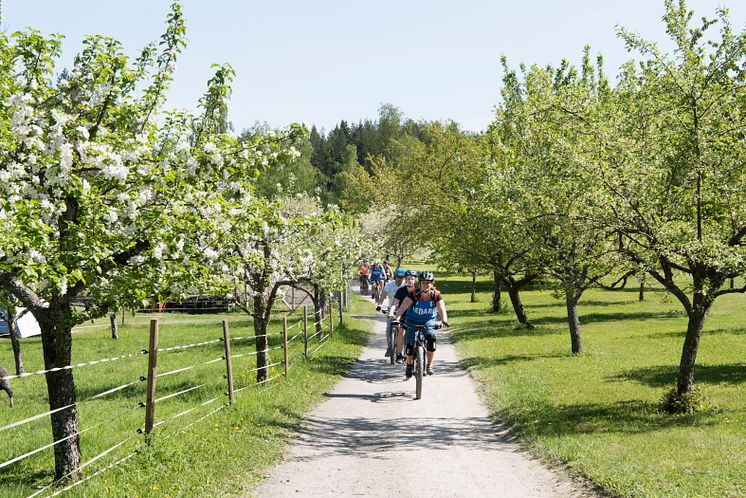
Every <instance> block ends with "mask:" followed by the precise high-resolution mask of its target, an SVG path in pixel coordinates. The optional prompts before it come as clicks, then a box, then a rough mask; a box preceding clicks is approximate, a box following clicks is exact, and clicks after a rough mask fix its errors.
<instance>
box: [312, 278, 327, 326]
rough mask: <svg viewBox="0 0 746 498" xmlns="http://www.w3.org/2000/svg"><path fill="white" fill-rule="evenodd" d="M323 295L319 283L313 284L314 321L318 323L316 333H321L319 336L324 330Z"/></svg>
mask: <svg viewBox="0 0 746 498" xmlns="http://www.w3.org/2000/svg"><path fill="white" fill-rule="evenodd" d="M322 296H323V293H322V292H321V290H320V289H319V286H318V284H313V299H312V301H313V322H314V324H315V325H316V333H317V334H319V338H320V337H321V331H322V330H323V327H322V325H321V320H322V318H323V317H324V305H323V303H322V301H321V298H322Z"/></svg>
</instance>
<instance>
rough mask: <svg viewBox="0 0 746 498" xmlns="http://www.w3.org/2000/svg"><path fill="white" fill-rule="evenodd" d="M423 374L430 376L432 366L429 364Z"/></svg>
mask: <svg viewBox="0 0 746 498" xmlns="http://www.w3.org/2000/svg"><path fill="white" fill-rule="evenodd" d="M425 374H427V375H432V374H433V366H432V365H430V364H428V365H427V370H425Z"/></svg>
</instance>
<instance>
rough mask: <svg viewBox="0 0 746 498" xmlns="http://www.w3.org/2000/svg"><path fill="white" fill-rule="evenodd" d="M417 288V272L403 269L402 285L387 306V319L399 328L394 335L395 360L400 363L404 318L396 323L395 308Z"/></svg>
mask: <svg viewBox="0 0 746 498" xmlns="http://www.w3.org/2000/svg"><path fill="white" fill-rule="evenodd" d="M419 290H420V288H419V286H418V285H417V272H416V271H414V270H407V271H405V272H404V285H403V286H402V287H399V289H398V290H397V291H396V294H394V299H393V301H392V302H391V306H389V320H391V321H392V322H394V326H397V327H398V328H399V333H398V334H397V337H396V362H397V363H398V364H400V365H401V364H402V363H404V327H405V322H406V319H405V318H402V319H401V320H400V323H399V324H398V325H396V322H395V318H396V317H395V315H396V310H397V309H398V307H399V304H400V303H402V302H404V299H405V298H406V297H407V294H409V293H411V292H415V291H419Z"/></svg>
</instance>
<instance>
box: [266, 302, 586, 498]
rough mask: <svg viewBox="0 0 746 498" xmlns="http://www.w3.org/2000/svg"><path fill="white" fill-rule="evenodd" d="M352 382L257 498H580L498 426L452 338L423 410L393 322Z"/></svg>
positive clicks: (374, 338) (443, 344) (377, 327)
mask: <svg viewBox="0 0 746 498" xmlns="http://www.w3.org/2000/svg"><path fill="white" fill-rule="evenodd" d="M357 318H362V319H368V320H375V324H374V329H373V333H372V334H371V335H370V339H369V342H368V345H367V346H366V347H365V348H364V349H363V352H362V354H361V355H360V358H359V359H358V361H357V362H356V363H355V364H354V365H353V367H352V368H351V370H350V372H348V374H347V375H346V376H345V377H344V378H343V379H342V380H341V381H340V382H339V383H338V384H337V385H336V386H335V387H334V389H333V390H332V391H330V392H329V393H327V398H328V399H327V400H326V401H324V402H323V403H321V404H320V405H319V406H318V407H317V408H316V409H315V410H314V411H313V412H312V413H310V414H309V415H308V416H307V417H306V419H305V423H304V425H303V427H302V428H301V429H300V431H299V434H298V435H297V437H296V439H295V440H294V442H293V444H292V446H291V448H290V451H289V453H288V455H287V457H286V458H285V461H284V462H283V463H281V464H280V465H278V466H277V467H275V468H273V469H272V470H270V471H269V477H268V478H267V479H266V480H265V481H264V482H263V483H262V484H261V485H260V486H259V487H258V488H257V489H256V491H255V492H254V493H253V496H257V497H267V498H276V497H289V496H293V497H298V496H302V497H323V496H343V495H344V496H368V497H389V496H401V497H410V496H412V497H414V496H418V497H423V496H426V497H429V498H430V497H433V498H434V497H460V496H465V497H466V496H468V497H472V496H493V497H511V498H514V497H563V498H564V497H572V496H574V497H580V496H588V493H587V492H581V491H579V489H578V488H577V487H576V486H575V485H574V484H573V482H572V481H570V480H569V479H567V478H564V477H561V476H558V475H556V474H555V473H553V472H552V471H550V470H548V469H547V468H546V467H544V466H543V465H541V464H540V463H539V462H538V461H536V460H534V459H532V458H531V457H529V456H527V455H526V453H525V452H523V451H522V449H521V448H520V446H519V445H518V444H517V443H516V442H515V441H514V440H513V439H514V438H512V437H511V436H509V434H508V433H507V430H506V428H504V427H500V426H498V425H495V424H494V423H492V422H491V421H490V418H489V413H488V411H487V408H486V407H485V406H484V404H483V403H482V402H481V400H480V399H479V397H478V395H477V389H476V384H475V382H474V381H473V380H472V379H471V377H470V376H469V374H468V372H467V371H466V370H465V369H464V368H463V367H462V366H461V365H460V364H459V362H458V358H457V355H456V351H455V349H454V347H453V346H452V345H451V344H450V343H449V341H448V335H447V333H445V332H444V331H443V330H441V331H439V333H438V352H437V353H436V354H437V356H436V359H435V368H436V370H435V375H434V376H430V377H426V378H425V380H424V387H423V395H422V399H421V400H415V399H414V379H413V378H412V379H410V380H405V378H404V367H403V366H402V365H391V364H389V360H388V358H386V357H384V354H383V353H384V350H385V345H386V338H385V326H386V319H385V317H384V316H381V315H378V316H377V317H374V316H362V317H357Z"/></svg>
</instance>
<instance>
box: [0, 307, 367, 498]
mask: <svg viewBox="0 0 746 498" xmlns="http://www.w3.org/2000/svg"><path fill="white" fill-rule="evenodd" d="M366 304H367V303H363V302H361V301H360V300H359V299H353V303H352V305H351V308H350V310H348V311H349V312H348V313H346V316H345V320H344V324H343V325H342V326H341V327H339V326H337V323H336V322H335V329H334V335H333V336H331V338H329V339H327V340H326V342H325V343H324V345H323V347H321V348H320V349H318V351H316V352H315V353H313V354H312V355H311V357H310V358H309V359H308V360H304V359H303V357H302V346H303V344H302V337H299V338H296V339H295V340H294V341H292V342H291V347H290V350H291V358H290V362H289V363H290V373H289V375H288V377H287V378H285V377H282V376H280V377H279V378H276V379H274V380H272V381H271V382H269V383H268V384H266V385H263V386H256V385H253V384H254V379H253V377H254V375H255V374H254V373H253V372H251V370H252V369H253V368H254V363H253V361H254V360H253V358H254V357H253V356H247V357H243V358H240V359H235V360H234V378H235V385H236V388H241V387H247V389H245V390H244V391H242V392H240V393H238V394H236V403H235V404H234V405H233V406H226V407H225V408H223V409H220V410H218V411H217V412H215V413H214V414H213V415H211V416H208V417H207V418H205V419H204V420H201V421H199V422H197V420H198V419H200V418H201V417H203V416H205V415H207V414H208V413H210V412H211V411H213V410H215V409H218V408H220V407H221V406H223V404H224V399H223V392H224V391H225V381H224V379H223V374H224V371H225V364H224V362H216V363H213V364H208V365H202V366H199V367H196V368H194V369H192V370H189V371H187V372H183V373H178V374H174V375H171V376H167V377H164V378H163V379H159V380H158V396H159V397H160V396H164V395H167V394H169V393H176V392H179V391H181V390H184V389H188V388H189V387H192V386H196V385H201V384H204V386H203V387H201V388H199V389H196V390H194V391H192V392H189V393H186V394H185V395H183V396H179V397H175V398H171V399H169V400H165V401H163V402H162V403H159V404H158V405H156V422H159V421H164V420H168V419H169V418H170V417H173V416H175V415H177V414H179V413H182V412H184V411H185V410H188V409H190V408H194V407H197V406H198V405H200V403H204V402H205V401H209V400H210V399H213V398H215V397H216V396H218V397H220V399H219V400H217V401H216V402H212V403H210V404H208V405H205V406H203V407H198V408H196V409H195V410H194V411H192V412H189V413H187V414H184V415H182V416H180V417H178V418H176V419H172V420H170V421H168V422H165V423H163V424H162V425H160V426H158V427H157V428H156V430H155V433H154V437H153V441H152V445H151V446H149V447H147V446H145V445H143V444H142V436H141V435H139V434H137V433H136V432H135V431H136V429H137V428H139V427H142V425H143V417H144V412H143V410H142V409H141V408H138V407H137V404H138V403H139V402H141V401H144V399H145V385H144V384H145V383H144V382H141V383H138V384H135V385H133V386H131V387H128V388H127V389H124V390H122V391H119V392H117V393H115V394H114V395H111V396H106V397H105V398H102V399H96V400H92V401H90V402H86V403H81V405H80V407H79V419H80V427H81V429H82V430H85V429H88V430H87V432H85V433H84V434H82V435H81V451H82V460H83V461H88V460H89V459H91V458H93V457H94V456H96V455H98V454H99V453H101V452H102V451H104V450H105V449H107V448H109V447H111V446H113V445H114V444H116V443H117V442H119V441H122V440H124V439H126V438H128V437H130V436H133V437H132V439H131V440H129V441H128V442H127V443H125V444H123V445H122V446H121V447H120V448H117V449H116V450H115V451H113V452H112V453H111V454H109V455H107V456H106V457H104V458H102V459H101V460H100V461H97V462H96V463H94V464H92V465H91V466H90V467H88V468H86V469H85V472H84V476H87V475H91V474H92V473H94V472H96V470H98V469H101V468H104V467H106V466H107V465H108V464H109V463H110V462H113V461H116V460H117V459H119V458H121V457H123V456H126V455H128V454H130V453H131V452H132V451H134V450H135V449H137V450H138V453H137V454H136V455H135V456H134V457H132V458H131V459H129V460H127V461H126V462H124V463H122V464H120V465H117V466H116V467H113V468H112V469H110V470H107V471H106V472H103V473H101V474H100V475H98V476H96V477H93V478H91V479H90V480H88V481H86V482H85V483H84V484H82V485H80V486H78V487H76V488H73V489H72V490H70V491H69V492H68V493H67V494H66V496H67V495H69V496H138V497H146V496H233V495H246V494H250V493H251V490H252V489H253V487H254V486H255V484H256V482H257V481H258V480H259V479H260V478H261V476H262V475H263V472H264V471H265V469H267V468H268V467H270V466H271V465H273V464H275V463H277V462H278V461H280V460H281V459H282V457H283V455H284V452H285V450H286V444H287V440H288V437H289V436H290V435H291V434H292V433H293V431H294V430H295V429H296V428H297V427H298V426H299V424H300V423H301V420H302V417H303V415H304V414H305V413H307V412H308V411H309V410H310V409H311V408H312V407H313V406H315V405H316V404H317V403H318V402H319V401H320V400H322V399H323V394H324V393H325V392H326V391H327V390H328V389H329V388H330V387H331V386H333V385H334V383H335V382H336V381H337V380H338V378H339V377H340V375H341V374H343V373H344V372H345V371H346V370H347V369H348V368H349V366H350V365H351V364H352V363H353V362H354V361H355V359H356V358H357V357H358V355H359V353H360V350H361V348H362V346H363V345H364V344H365V340H366V338H367V334H368V333H369V327H370V325H369V324H367V323H365V322H363V321H359V320H354V319H352V318H351V316H352V315H355V314H357V313H364V312H365V311H368V307H369V306H366ZM162 316H163V317H164V318H163V322H165V323H164V324H163V325H162V326H161V340H160V347H161V348H167V347H170V346H173V345H179V344H188V343H193V342H200V341H206V340H210V339H216V338H219V337H220V336H221V334H222V329H221V327H220V320H221V319H223V318H228V319H229V320H230V321H231V330H232V337H239V336H244V337H246V336H249V335H250V334H251V333H252V332H251V331H250V330H249V327H250V322H249V321H248V320H246V319H245V318H243V317H242V316H241V315H235V314H228V315H219V316H216V315H212V317H200V318H199V319H197V320H193V319H192V318H193V317H181V319H180V318H179V317H178V316H177V315H162ZM297 320H298V318H297V317H296V318H291V319H290V323H291V324H293V323H295V322H296V321H297ZM169 321H170V322H172V323H171V324H170V325H169V324H168V322H169ZM128 322H130V323H128ZM184 322H189V323H184ZM194 322H197V323H194ZM279 330H280V324H279V323H273V324H272V326H271V329H270V333H277V332H278V331H279ZM298 330H300V328H299V327H296V329H295V330H294V331H291V332H290V334H289V335H291V336H292V335H293V334H294V333H297V332H298ZM108 333H109V332H108V331H107V330H103V331H97V332H86V333H82V334H76V335H75V338H74V350H75V351H74V359H75V362H82V361H87V360H92V359H97V358H104V357H114V356H118V355H122V354H128V353H132V352H133V351H135V352H136V351H139V350H140V349H142V348H144V347H147V337H148V328H147V324H146V323H145V322H144V321H142V320H139V322H138V321H132V320H126V321H125V326H124V327H123V328H122V329H121V330H120V339H119V340H117V341H113V340H111V339H108V338H107V336H108ZM309 333H310V332H309ZM280 341H281V337H279V336H273V337H272V338H271V341H270V345H271V346H276V345H278V344H280ZM38 342H39V341H38V339H25V340H24V341H23V348H24V361H25V363H26V366H27V370H29V371H33V370H35V369H39V368H41V366H40V364H41V362H42V360H41V351H40V344H39V343H38ZM316 345H317V343H316V342H315V341H311V343H310V346H309V350H311V351H313V349H315V347H316ZM7 346H8V347H7V348H3V350H2V353H0V354H1V356H0V361H2V363H3V364H5V365H9V364H12V356H11V355H10V353H9V351H8V350H9V349H10V345H9V344H8V345H7ZM222 348H223V344H222V342H217V343H213V344H209V345H204V346H199V347H195V348H190V349H184V350H174V351H171V352H168V353H165V352H164V353H160V354H159V368H158V371H159V373H163V372H168V371H171V370H175V369H179V368H183V367H185V366H188V365H193V364H198V363H203V362H206V361H209V360H210V359H214V358H219V357H220V356H221V355H222ZM252 350H253V341H251V340H244V341H241V340H239V341H236V342H235V343H234V345H233V351H232V353H233V354H234V355H235V354H241V353H250V352H251V351H252ZM271 357H272V361H279V360H281V359H282V350H281V349H279V350H275V351H272V354H271ZM146 364H147V356H145V355H143V356H141V357H135V358H132V359H128V360H123V361H118V362H112V363H108V364H104V365H102V366H92V367H88V368H81V369H80V370H76V371H74V372H75V378H76V387H77V390H78V399H79V400H82V399H86V398H88V397H89V396H91V395H95V394H96V393H99V392H102V391H104V390H106V389H111V388H112V387H114V386H118V385H122V384H124V383H127V382H130V381H132V380H136V379H137V378H138V377H139V376H140V375H144V374H145V367H146ZM282 368H283V367H282V365H279V366H276V367H274V368H272V369H271V376H273V375H279V374H281V373H282ZM13 382H14V383H13V387H14V390H15V393H16V408H15V409H13V410H5V409H3V410H0V426H5V425H6V424H8V423H12V422H14V421H16V420H20V419H23V418H25V417H29V416H32V415H34V414H36V413H40V412H44V411H46V410H48V405H47V404H46V388H45V385H44V379H43V376H35V377H28V378H22V379H15V381H13ZM99 424H100V425H99ZM190 424H193V425H190ZM50 433H51V431H50V429H49V422H48V421H47V419H41V420H39V421H34V422H31V423H29V424H25V425H23V426H20V427H17V428H14V429H10V430H8V431H5V433H4V434H3V445H2V448H0V462H2V461H6V460H8V459H10V458H13V457H15V456H17V455H20V454H23V453H25V452H27V451H30V450H32V449H34V448H36V447H39V446H41V445H43V444H48V443H49V442H51V434H50ZM52 469H53V461H52V450H51V449H49V450H45V451H44V452H41V453H40V454H38V455H34V456H32V457H29V458H27V459H24V460H22V461H20V462H18V463H16V464H13V465H11V466H8V467H6V468H5V469H3V470H2V472H0V496H3V497H6V496H7V497H16V496H24V497H25V496H28V495H30V494H32V493H34V492H36V491H37V490H38V489H40V488H41V487H44V486H46V485H47V484H48V483H49V482H50V480H51V477H52ZM54 491H55V488H51V489H49V490H48V491H47V492H45V493H42V494H41V496H46V495H48V494H49V493H51V492H54Z"/></svg>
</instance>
